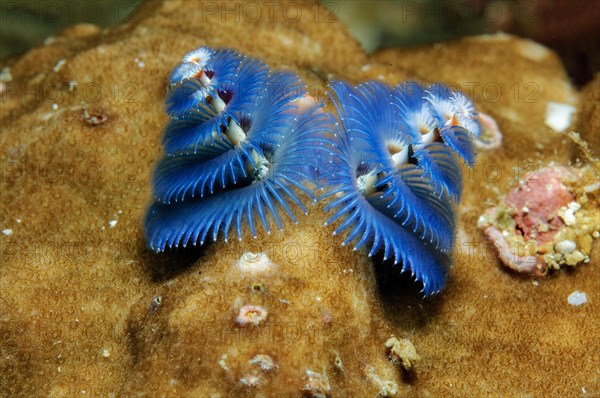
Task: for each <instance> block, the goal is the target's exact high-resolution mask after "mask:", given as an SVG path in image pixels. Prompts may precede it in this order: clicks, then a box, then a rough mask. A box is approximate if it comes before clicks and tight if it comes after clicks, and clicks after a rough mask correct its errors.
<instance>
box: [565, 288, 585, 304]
mask: <svg viewBox="0 0 600 398" xmlns="http://www.w3.org/2000/svg"><path fill="white" fill-rule="evenodd" d="M567 301H568V302H569V304H571V305H574V306H576V307H578V306H580V305H582V304H585V303H587V296H586V294H585V293H584V292H580V291H579V290H575V291H574V292H573V293H571V294H569V297H567Z"/></svg>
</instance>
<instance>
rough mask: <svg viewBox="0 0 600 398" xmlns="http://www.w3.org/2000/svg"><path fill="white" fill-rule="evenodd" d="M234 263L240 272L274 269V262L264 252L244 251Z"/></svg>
mask: <svg viewBox="0 0 600 398" xmlns="http://www.w3.org/2000/svg"><path fill="white" fill-rule="evenodd" d="M236 265H237V267H238V268H239V270H240V271H242V272H252V273H262V272H266V271H270V270H273V269H275V264H273V262H272V261H271V260H270V259H269V257H267V255H266V254H265V253H252V252H245V253H244V254H242V257H240V259H239V260H238V261H237V263H236Z"/></svg>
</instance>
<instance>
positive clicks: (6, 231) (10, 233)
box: [2, 228, 13, 236]
mask: <svg viewBox="0 0 600 398" xmlns="http://www.w3.org/2000/svg"><path fill="white" fill-rule="evenodd" d="M12 232H13V231H12V229H10V228H6V229H3V230H2V233H3V234H4V235H6V236H8V235H12Z"/></svg>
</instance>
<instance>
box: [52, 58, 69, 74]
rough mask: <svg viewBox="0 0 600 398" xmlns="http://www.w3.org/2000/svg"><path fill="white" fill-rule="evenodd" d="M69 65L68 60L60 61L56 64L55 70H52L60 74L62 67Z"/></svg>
mask: <svg viewBox="0 0 600 398" xmlns="http://www.w3.org/2000/svg"><path fill="white" fill-rule="evenodd" d="M66 63H67V60H66V59H59V60H58V62H57V63H56V65H54V68H52V70H53V71H54V72H58V71H59V70H61V69H62V67H63V66H64V65H65V64H66Z"/></svg>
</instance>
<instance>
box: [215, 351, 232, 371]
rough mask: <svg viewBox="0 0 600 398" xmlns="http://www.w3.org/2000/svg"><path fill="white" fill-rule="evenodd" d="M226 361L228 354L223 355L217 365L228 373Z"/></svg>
mask: <svg viewBox="0 0 600 398" xmlns="http://www.w3.org/2000/svg"><path fill="white" fill-rule="evenodd" d="M226 360H227V354H223V355H221V359H219V362H217V363H218V364H219V366H220V367H221V369H223V370H224V371H226V372H229V367H228V366H227V363H226V362H225V361H226Z"/></svg>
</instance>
